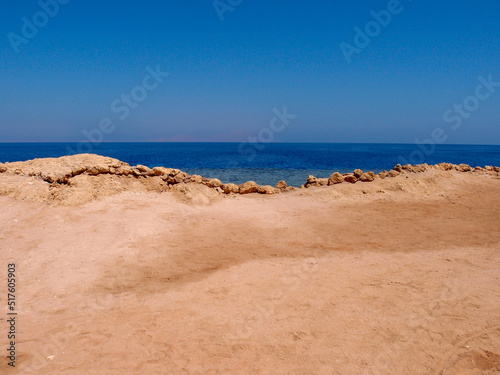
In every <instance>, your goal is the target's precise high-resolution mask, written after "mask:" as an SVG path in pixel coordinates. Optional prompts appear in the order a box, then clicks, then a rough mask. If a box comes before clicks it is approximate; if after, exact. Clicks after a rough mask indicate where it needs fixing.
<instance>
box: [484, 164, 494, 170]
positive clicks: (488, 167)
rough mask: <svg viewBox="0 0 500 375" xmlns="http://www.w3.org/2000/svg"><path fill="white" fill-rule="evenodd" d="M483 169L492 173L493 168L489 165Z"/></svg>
mask: <svg viewBox="0 0 500 375" xmlns="http://www.w3.org/2000/svg"><path fill="white" fill-rule="evenodd" d="M484 169H486V170H487V171H492V170H493V167H492V166H491V165H486V166H485V167H484Z"/></svg>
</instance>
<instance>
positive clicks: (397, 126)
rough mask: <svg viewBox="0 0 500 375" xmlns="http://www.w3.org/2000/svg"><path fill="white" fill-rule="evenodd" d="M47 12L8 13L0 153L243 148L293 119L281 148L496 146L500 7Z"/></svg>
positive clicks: (187, 5)
mask: <svg viewBox="0 0 500 375" xmlns="http://www.w3.org/2000/svg"><path fill="white" fill-rule="evenodd" d="M54 1H55V0H42V1H41V3H42V4H40V3H38V2H37V1H35V0H33V1H27V0H22V1H10V0H9V1H2V2H1V3H0V14H2V22H1V24H0V28H1V33H0V99H1V101H0V141H7V142H22V141H41V142H59V141H75V142H78V141H80V140H82V139H85V136H84V134H83V133H82V132H84V131H86V132H89V133H90V134H92V135H93V136H95V137H98V135H97V131H99V132H101V134H102V135H103V140H104V141H235V142H240V141H245V140H247V138H248V137H249V136H255V135H257V134H259V131H261V130H262V129H264V128H268V127H269V126H270V121H271V120H272V119H273V117H274V116H275V113H274V112H273V109H277V110H279V111H283V108H284V107H286V109H287V111H288V113H290V114H294V115H296V117H295V118H293V119H291V120H290V122H289V124H287V126H286V127H285V128H284V129H283V127H281V128H280V131H276V132H275V133H274V135H273V140H274V141H278V142H387V143H413V142H414V141H415V140H423V139H426V138H429V137H431V135H432V134H433V130H434V129H436V128H441V129H443V131H444V132H445V133H446V135H447V139H448V141H447V142H448V143H463V144H500V2H499V1H497V0H483V1H472V0H461V1H442V2H438V1H430V0H413V1H411V0H401V1H400V2H399V4H398V1H397V0H391V1H386V0H384V1H378V0H376V1H374V0H372V1H293V0H286V1H261V0H252V1H250V0H243V1H241V0H220V1H216V2H215V3H214V2H213V1H212V0H205V1H200V0H197V1H191V0H182V1H165V0H163V1H159V0H158V1H152V0H143V1H125V0H121V1H117V0H106V1H103V0H100V1H95V0H85V1H83V0H70V1H68V0H60V2H58V3H57V6H56V5H54V4H55V3H54ZM45 3H46V5H43V4H45ZM61 3H64V4H61ZM58 8H59V9H58ZM372 11H375V13H376V14H378V15H374V14H375V13H373V12H372ZM381 11H382V13H380V12H381ZM49 13H50V14H49ZM387 15H390V20H389V19H388V16H387ZM377 19H378V20H377ZM36 25H38V26H36ZM355 28H357V29H355ZM359 31H361V33H363V34H364V36H360V33H359ZM367 34H371V35H372V36H371V37H370V36H369V35H367ZM356 35H358V37H357V38H356V40H355V37H356ZM367 39H368V41H367ZM348 60H349V61H348ZM147 67H149V68H150V70H151V69H152V70H153V71H154V70H156V69H159V70H160V71H161V72H168V73H169V75H168V77H164V76H162V75H163V73H162V75H161V76H160V77H157V80H156V81H155V79H154V77H150V78H148V77H147V75H148V74H149V75H150V76H151V74H150V73H149V72H148V70H147ZM480 76H481V77H483V81H481V80H480V79H478V77H480ZM490 76H491V77H490ZM488 80H490V81H493V82H497V83H496V84H495V83H491V82H490V83H489V84H488ZM160 81H161V82H160ZM482 82H483V83H482ZM484 82H486V86H487V87H486V86H485V84H484ZM480 85H482V86H483V87H482V88H479V89H478V86H480ZM145 87H147V88H145ZM131 94H134V95H133V96H131ZM122 95H125V96H122ZM127 96H128V99H127ZM134 98H135V99H137V100H135V99H134ZM464 101H465V103H464ZM455 104H456V105H459V106H462V108H460V107H454V105H455ZM464 105H465V108H464V107H463V106H464ZM124 107H125V108H124ZM112 108H114V110H113V109H112ZM443 116H444V117H445V118H446V120H445V119H444V118H443ZM103 119H104V123H105V125H104V127H103V128H102V129H105V130H106V131H107V132H106V133H103V132H102V131H101V130H99V125H100V124H102V121H103ZM108 119H109V120H110V121H111V125H110V123H109V122H107V121H108ZM273 131H274V130H273Z"/></svg>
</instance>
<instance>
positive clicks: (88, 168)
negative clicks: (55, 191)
mask: <svg viewBox="0 0 500 375" xmlns="http://www.w3.org/2000/svg"><path fill="white" fill-rule="evenodd" d="M4 166H5V167H6V168H7V170H6V172H7V173H16V174H19V175H24V176H36V177H40V178H41V179H42V180H44V181H46V182H49V183H67V182H68V180H69V179H70V178H72V177H74V176H78V175H80V174H82V173H85V172H88V173H89V174H94V175H97V174H101V173H109V171H110V168H115V169H119V168H120V167H127V166H129V165H128V164H127V163H123V162H121V161H119V160H117V159H113V158H108V157H104V156H100V155H93V154H78V155H70V156H63V157H60V158H44V159H33V160H28V161H25V162H14V163H8V164H5V165H4Z"/></svg>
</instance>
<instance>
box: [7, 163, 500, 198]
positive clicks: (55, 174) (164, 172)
mask: <svg viewBox="0 0 500 375" xmlns="http://www.w3.org/2000/svg"><path fill="white" fill-rule="evenodd" d="M417 175H418V176H419V177H418V178H416V177H415V176H417ZM459 175H470V176H471V175H474V176H486V177H489V178H491V177H495V178H498V176H499V175H500V168H499V167H492V166H486V167H485V168H482V167H476V168H471V167H470V166H468V165H466V164H460V165H455V164H449V163H441V164H437V165H435V166H432V165H427V164H419V165H413V166H412V165H409V164H408V165H405V166H401V165H399V164H398V165H396V166H395V167H394V168H393V169H392V170H391V171H383V172H381V173H379V174H378V175H376V174H375V173H373V172H363V171H362V170H360V169H356V170H354V172H353V173H345V174H343V175H341V174H340V173H338V172H334V173H333V174H332V175H331V176H330V178H316V177H315V176H309V177H308V178H307V181H306V182H305V184H304V185H302V186H301V188H305V189H309V188H312V190H314V189H315V188H325V189H329V190H330V191H329V192H328V193H324V192H323V194H330V195H333V196H351V195H357V194H373V193H386V192H397V191H406V192H408V193H411V194H428V193H431V192H436V191H437V190H438V189H445V188H446V185H447V184H446V179H449V178H451V176H459ZM170 190H171V191H172V193H174V196H175V197H177V198H178V199H179V200H180V201H182V202H183V203H188V204H193V205H208V204H211V203H212V202H214V201H215V200H217V199H218V197H219V196H220V195H223V194H228V195H233V194H252V193H253V194H252V195H255V194H262V195H275V194H277V193H284V192H291V191H294V190H296V188H294V187H291V186H287V184H286V182H285V181H280V182H278V184H277V185H276V187H272V186H269V185H266V186H260V185H258V184H257V183H255V182H254V181H248V182H246V183H243V184H240V185H235V184H232V183H227V184H223V183H222V182H221V181H219V180H218V179H215V178H204V177H202V176H198V175H193V176H190V175H189V174H187V173H185V172H183V171H180V170H178V169H173V168H164V167H155V168H152V169H151V168H149V167H146V166H143V165H137V166H130V165H129V164H127V163H124V162H122V161H120V160H117V159H113V158H109V157H104V156H99V155H92V154H79V155H72V156H64V157H61V158H57V159H56V158H46V159H34V160H29V161H25V162H14V163H5V164H0V195H4V196H10V197H14V198H16V199H19V200H30V201H38V202H45V203H49V202H51V203H56V204H64V205H75V204H83V203H87V202H90V201H92V200H95V199H99V198H102V197H107V196H110V195H114V194H117V193H123V192H126V191H132V192H136V193H164V192H166V191H170ZM300 191H303V189H301V190H300Z"/></svg>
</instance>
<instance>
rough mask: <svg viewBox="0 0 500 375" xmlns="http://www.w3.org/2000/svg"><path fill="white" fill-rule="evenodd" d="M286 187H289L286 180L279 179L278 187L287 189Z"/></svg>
mask: <svg viewBox="0 0 500 375" xmlns="http://www.w3.org/2000/svg"><path fill="white" fill-rule="evenodd" d="M286 187H287V184H286V182H285V181H284V180H283V181H278V183H277V184H276V188H278V189H286Z"/></svg>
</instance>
